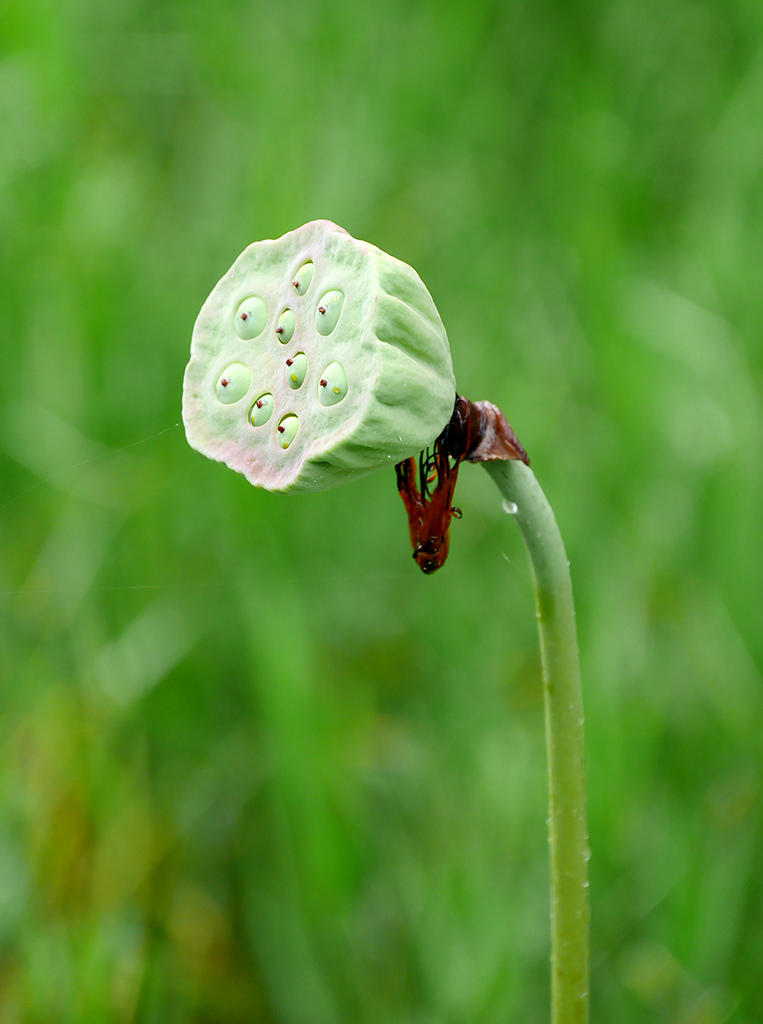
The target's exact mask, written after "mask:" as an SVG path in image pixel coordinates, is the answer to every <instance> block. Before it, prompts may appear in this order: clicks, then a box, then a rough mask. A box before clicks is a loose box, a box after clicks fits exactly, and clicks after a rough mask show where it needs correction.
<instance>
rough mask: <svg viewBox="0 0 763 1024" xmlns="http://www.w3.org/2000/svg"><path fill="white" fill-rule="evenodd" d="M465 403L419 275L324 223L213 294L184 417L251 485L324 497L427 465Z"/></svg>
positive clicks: (274, 245)
mask: <svg viewBox="0 0 763 1024" xmlns="http://www.w3.org/2000/svg"><path fill="white" fill-rule="evenodd" d="M260 304H261V305H260ZM242 313H246V314H247V318H246V319H244V320H243V321H242V320H241V316H242ZM287 313H288V314H290V315H288V316H287ZM279 328H284V329H283V330H280V331H279ZM255 330H256V333H253V332H254V331H255ZM285 364H286V365H285ZM224 381H227V383H224ZM324 382H325V383H324ZM455 394H456V385H455V379H454V377H453V367H452V365H451V359H450V350H449V347H448V338H447V335H446V333H445V328H444V327H443V324H442V321H441V320H440V316H439V314H438V312H437V309H436V308H435V305H434V302H433V301H432V298H431V296H430V294H429V292H428V291H427V289H426V287H425V286H424V284H423V283H422V281H421V279H420V278H419V276H418V274H416V272H415V271H414V270H413V269H412V268H411V267H409V266H408V265H407V264H405V263H402V262H401V261H400V260H397V259H395V258H394V257H392V256H388V255H387V254H386V253H384V252H382V251H381V250H380V249H377V248H376V246H374V245H370V244H369V243H367V242H361V241H358V240H357V239H354V238H352V237H351V236H350V235H348V234H347V232H346V231H344V230H343V229H342V228H340V227H338V226H337V225H336V224H332V223H330V222H329V221H313V222H312V223H310V224H305V225H304V226H303V227H301V228H298V229H297V230H296V231H291V232H289V233H288V234H286V235H283V237H281V238H278V239H275V240H268V241H263V242H255V243H253V244H252V245H250V246H249V247H248V248H247V249H246V250H245V251H244V252H243V253H242V254H241V256H239V258H238V259H237V260H236V262H235V263H234V264H233V266H232V267H231V269H230V270H229V271H228V273H227V274H226V275H225V277H223V279H222V280H221V281H220V282H219V283H218V284H217V285H216V287H215V288H214V289H213V291H212V294H211V295H210V296H209V298H208V299H207V301H206V302H205V304H204V306H203V307H202V310H201V312H200V313H199V316H198V319H197V321H196V325H195V327H194V332H193V339H192V342H191V360H190V362H189V364H188V367H187V368H186V373H185V382H184V391H183V421H184V423H185V429H186V435H187V437H188V441H189V443H190V444H191V445H192V446H193V447H194V448H196V449H197V450H198V451H200V452H201V453H202V454H203V455H206V456H208V457H209V458H212V459H216V460H218V461H219V462H225V463H226V464H227V465H228V466H230V467H231V469H235V470H237V471H238V472H240V473H243V474H244V475H245V476H246V477H247V479H248V480H249V481H250V482H251V483H253V484H256V485H257V486H260V487H266V488H268V489H269V490H275V491H313V490H323V489H325V488H328V487H333V486H334V485H335V484H339V483H342V482H343V481H345V480H350V479H352V478H354V477H357V476H361V475H364V474H365V473H368V472H370V471H371V470H373V469H376V468H378V467H380V466H390V467H391V466H394V465H395V464H396V463H398V462H401V461H403V460H404V459H407V458H409V457H410V456H411V455H418V453H419V452H421V451H422V450H423V449H424V448H426V447H427V446H428V445H430V444H431V443H432V442H433V441H434V439H435V438H436V437H438V435H439V434H440V433H441V431H442V430H443V428H444V427H445V425H446V424H447V423H448V421H449V419H450V417H451V413H452V412H453V404H454V401H455ZM258 402H262V405H258Z"/></svg>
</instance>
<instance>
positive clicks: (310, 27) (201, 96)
mask: <svg viewBox="0 0 763 1024" xmlns="http://www.w3.org/2000/svg"><path fill="white" fill-rule="evenodd" d="M0 38H1V40H2V43H1V45H2V57H1V59H0V238H1V239H2V241H1V243H0V261H1V268H2V270H1V279H0V339H1V346H2V348H1V351H2V364H1V365H2V372H1V373H0V608H1V609H2V612H1V616H0V678H1V680H2V681H1V683H0V697H1V700H2V713H1V714H0V737H1V741H0V1022H2V1024H16V1022H40V1024H50V1022H56V1021H67V1022H70V1021H71V1022H77V1024H79V1022H87V1024H89V1022H93V1024H95V1022H102V1021H110V1022H111V1021H114V1022H132V1021H136V1022H137V1021H139V1022H157V1024H159V1022H161V1024H186V1022H188V1024H191V1022H192V1024H245V1022H258V1024H259V1022H263V1024H271V1022H272V1024H335V1022H336V1024H351V1022H352V1024H357V1022H362V1024H393V1022H395V1024H465V1022H469V1024H472V1022H478V1024H503V1022H509V1021H543V1020H545V1019H547V1014H548V1010H547V1004H548V964H547V955H548V867H547V850H546V834H545V833H546V824H545V817H546V804H545V801H546V794H545V761H544V758H545V754H544V741H543V709H542V703H541V692H540V671H539V661H538V653H537V645H536V636H535V619H534V609H533V603H532V592H531V586H530V581H529V575H528V569H527V566H526V563H525V556H524V552H523V549H522V544H521V539H520V536H519V533H518V531H517V530H516V527H515V524H514V523H513V522H512V521H511V519H510V517H508V516H507V515H506V514H505V513H504V512H502V510H501V503H500V499H499V496H498V494H497V492H495V490H494V488H493V487H492V484H491V482H490V480H489V479H488V477H487V474H486V473H484V472H483V471H482V470H481V469H479V468H478V467H475V468H472V467H466V468H464V469H463V471H462V473H461V479H460V481H459V488H458V492H457V500H458V504H459V505H460V506H461V507H462V508H463V510H464V518H463V520H462V521H461V522H456V523H454V527H453V539H452V547H451V552H452V553H451V557H450V560H449V562H448V564H447V566H446V567H445V568H444V569H443V570H442V571H441V572H440V573H439V574H437V575H436V576H434V577H431V578H427V577H424V576H423V575H422V574H421V573H420V572H419V571H418V570H417V569H416V567H415V565H414V563H413V561H412V559H411V554H410V547H409V542H408V533H407V524H406V520H405V515H404V511H403V508H402V503H401V502H400V500H399V497H398V495H397V493H396V489H395V480H394V475H393V474H392V473H391V472H379V473H376V474H372V475H371V476H370V477H367V478H366V479H365V480H363V481H361V482H359V483H356V484H353V485H352V486H348V487H342V488H338V489H337V490H335V491H331V492H328V493H325V494H318V495H307V496H299V497H285V496H282V495H274V494H268V493H264V492H259V491H256V490H254V489H253V488H251V487H250V486H249V485H248V484H247V483H246V481H245V480H244V479H243V478H242V477H239V476H237V475H236V474H234V473H232V472H231V471H230V470H228V469H226V468H225V467H224V466H222V465H218V464H215V463H212V462H209V461H207V460H205V459H203V458H202V457H201V456H199V455H198V454H196V453H195V452H193V451H192V450H191V449H190V448H189V447H188V446H187V444H186V443H185V439H184V435H183V430H182V426H180V425H179V420H180V390H181V380H182V375H183V369H184V366H185V363H186V361H187V357H188V349H189V343H190V334H191V329H192V325H193V321H194V319H195V317H196V314H197V312H198V310H199V308H200V306H201V304H202V303H203V301H204V299H205V298H206V296H207V294H208V293H209V291H210V290H211V288H212V287H213V285H214V284H215V282H216V281H217V279H218V278H219V277H220V276H221V275H222V274H223V273H224V272H225V271H226V270H227V269H228V267H229V265H230V264H231V263H232V262H233V260H234V258H235V257H236V256H237V255H238V253H239V252H240V251H241V250H242V249H243V248H244V247H245V246H246V245H247V244H248V243H249V242H251V241H253V240H256V239H260V238H269V237H277V236H279V235H280V234H282V233H283V232H285V231H288V230H290V229H292V228H294V227H296V226H297V225H299V224H301V223H302V222H304V221H307V220H310V219H313V218H318V217H325V218H328V219H331V220H334V221H336V222H338V223H339V224H341V225H343V226H344V227H345V228H347V230H349V231H350V232H351V234H353V235H355V236H356V237H358V238H363V239H368V240H369V241H372V242H374V243H376V244H377V245H379V246H380V247H382V248H383V249H385V250H387V251H388V252H390V253H392V254H393V255H395V256H397V257H399V258H401V259H403V260H405V261H406V262H409V263H411V264H412V265H413V266H414V267H416V269H417V270H418V272H419V273H420V275H421V276H422V278H423V279H424V281H425V282H426V284H427V286H428V287H429V289H430V291H431V292H432V295H433V297H434V299H435V302H436V303H437V305H438V307H439V309H440V312H441V314H442V316H443V319H444V321H445V324H446V326H447V328H448V331H449V335H450V338H451V345H452V350H453V358H454V364H455V367H456V374H457V379H458V382H459V388H460V389H461V391H462V392H463V393H464V394H466V395H468V396H469V397H471V398H472V399H479V398H489V399H491V400H493V401H495V402H496V403H498V404H499V405H501V406H502V408H503V409H504V410H505V412H506V414H507V415H508V417H509V419H510V421H511V423H512V424H513V426H514V427H515V429H516V430H517V433H518V435H519V437H520V439H521V440H522V442H523V443H524V445H525V447H526V448H527V449H528V451H529V453H530V455H531V457H532V460H533V466H534V468H535V471H536V473H537V475H538V477H539V479H540V480H541V483H542V485H543V486H544V488H545V490H546V492H547V494H548V496H549V498H550V500H551V502H552V504H553V505H554V507H555V510H556V513H557V517H558V520H559V523H560V526H561V529H562V533H563V534H564V536H565V539H566V542H567V547H568V553H569V556H570V559H571V562H572V571H573V579H574V585H575V588H576V595H577V602H578V622H579V629H580V644H581V652H582V668H583V681H584V688H585V701H586V712H587V757H588V768H589V792H590V828H591V845H592V849H593V858H592V861H591V883H592V888H591V891H592V901H593V923H592V941H593V953H592V956H593V978H592V983H593V996H592V1011H593V1020H594V1022H605V1021H606V1022H613V1021H616V1022H618V1024H623V1022H625V1024H627V1022H642V1021H643V1022H647V1021H649V1022H652V1021H658V1022H662V1021H664V1022H671V1024H675V1022H677V1024H719V1022H726V1021H733V1022H735V1024H743V1022H746V1024H749V1022H753V1021H761V1020H763V987H762V985H761V964H763V891H762V890H763V850H762V849H761V818H760V800H761V792H760V790H761V748H762V741H761V732H762V729H761V723H762V721H763V694H762V693H761V664H762V663H763V633H762V631H761V628H760V626H761V608H762V606H763V587H762V586H761V560H762V556H763V529H761V523H762V522H763V501H762V494H761V430H760V425H761V398H760V382H761V372H762V370H763V344H762V343H761V325H762V324H763V274H762V271H763V7H761V5H760V4H757V3H753V2H751V0H721V2H719V3H711V2H710V0H704V2H703V0H697V2H689V0H659V2H658V0H645V2H638V0H614V2H612V3H609V4H597V3H592V2H588V0H581V2H578V3H568V2H566V0H541V2H539V3H535V4H530V3H527V2H522V0H509V2H502V3H501V2H489V0H468V2H467V0H460V2H440V3H437V2H434V0H424V2H420V3H416V2H413V3H411V2H405V0H378V2H377V3H374V4H373V5H369V6H365V5H361V4H358V3H355V2H354V0H340V2H338V3H328V2H327V0H315V2H310V3H308V2H306V0H303V2H298V0H283V2H281V3H278V2H275V0H273V2H261V3H258V2H250V3H243V2H237V0H221V2H220V3H218V4H216V5H211V4H208V3H201V2H199V0H188V2H180V0H155V2H153V3H145V2H141V0H109V3H96V2H95V0H64V2H63V3H53V2H52V0H25V2H23V3H22V2H21V0H10V2H7V3H5V4H3V6H2V8H0Z"/></svg>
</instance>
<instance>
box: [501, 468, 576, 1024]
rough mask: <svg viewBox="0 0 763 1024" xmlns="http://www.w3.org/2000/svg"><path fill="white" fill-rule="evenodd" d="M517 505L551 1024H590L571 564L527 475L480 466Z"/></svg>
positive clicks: (528, 472)
mask: <svg viewBox="0 0 763 1024" xmlns="http://www.w3.org/2000/svg"><path fill="white" fill-rule="evenodd" d="M484 466H485V468H486V469H487V471H488V472H489V473H490V475H491V476H492V478H493V480H494V481H495V483H496V486H497V487H498V490H499V491H500V492H501V494H502V495H503V496H504V498H505V499H506V501H507V502H511V503H513V504H514V505H516V507H517V508H516V519H517V523H518V524H519V528H520V530H521V531H522V536H523V537H524V541H525V545H526V547H527V553H528V555H529V558H530V563H531V565H532V571H533V577H534V580H535V601H536V608H537V618H538V631H539V633H540V650H541V662H542V666H543V696H544V703H545V709H546V745H547V750H548V798H549V816H548V822H549V845H550V848H551V1024H585V1022H587V1021H588V986H589V967H588V960H589V952H588V945H589V938H588V931H589V920H590V909H589V904H588V858H589V852H588V828H587V824H586V794H585V767H584V761H583V701H582V696H581V691H580V665H579V661H578V644H577V633H576V629H575V607H574V604H573V600H572V583H571V580H570V570H569V562H568V561H567V554H566V552H565V550H564V543H563V541H562V537H561V534H560V533H559V527H558V526H557V525H556V520H555V518H554V513H553V511H552V510H551V506H550V505H549V503H548V501H547V500H546V496H545V494H544V493H543V491H542V490H541V487H540V484H539V483H538V481H537V480H536V479H535V475H534V473H533V472H532V470H531V469H529V468H528V467H527V466H525V465H524V464H523V463H521V462H518V461H516V460H512V461H506V462H503V461H500V462H499V461H495V462H485V463H484Z"/></svg>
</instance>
